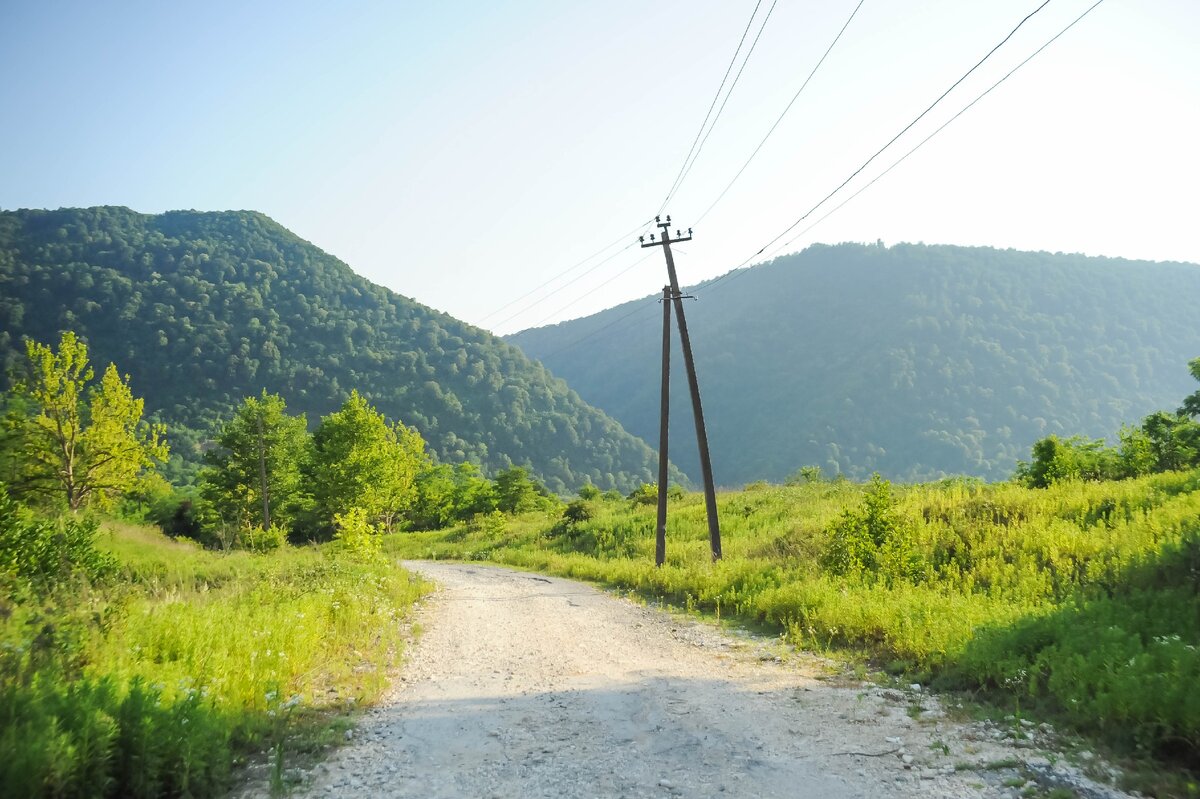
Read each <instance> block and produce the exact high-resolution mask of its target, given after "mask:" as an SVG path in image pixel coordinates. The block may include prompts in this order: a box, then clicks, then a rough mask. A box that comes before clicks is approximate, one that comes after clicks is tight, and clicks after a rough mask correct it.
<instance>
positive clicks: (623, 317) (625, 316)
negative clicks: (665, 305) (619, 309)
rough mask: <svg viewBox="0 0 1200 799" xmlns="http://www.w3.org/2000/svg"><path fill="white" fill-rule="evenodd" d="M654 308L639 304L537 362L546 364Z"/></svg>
mask: <svg viewBox="0 0 1200 799" xmlns="http://www.w3.org/2000/svg"><path fill="white" fill-rule="evenodd" d="M634 302H635V303H636V302H640V301H638V300H635V301H634ZM653 307H654V306H653V305H642V304H637V305H635V306H634V307H633V308H632V309H630V310H629V311H628V312H626V313H623V314H621V315H620V316H618V317H617V318H616V319H614V320H612V321H611V322H609V323H608V324H606V325H603V326H602V327H598V328H596V329H595V330H592V331H591V332H589V333H585V334H584V335H583V336H580V337H579V338H577V339H575V340H574V341H572V342H571V343H570V344H564V345H563V346H561V347H559V348H558V349H556V350H553V351H551V352H549V353H547V354H545V355H543V356H541V357H540V358H538V359H537V360H539V361H541V362H542V363H545V362H546V361H547V360H548V359H550V358H553V357H554V356H556V355H558V354H559V353H563V352H566V351H567V350H569V349H573V348H575V347H578V346H579V345H580V344H582V343H583V342H585V341H587V340H588V339H590V338H594V337H595V336H598V335H600V334H601V333H603V332H604V331H606V330H608V329H610V328H613V327H615V326H617V325H618V324H620V323H621V322H624V321H625V320H626V319H628V318H629V317H631V316H633V315H634V314H636V313H640V312H642V311H645V310H646V309H648V308H653Z"/></svg>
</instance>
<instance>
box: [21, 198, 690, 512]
mask: <svg viewBox="0 0 1200 799" xmlns="http://www.w3.org/2000/svg"><path fill="white" fill-rule="evenodd" d="M0 323H2V324H0V362H2V365H3V366H4V367H5V369H4V376H3V377H2V378H0V379H3V380H7V379H8V375H9V373H10V372H11V370H12V369H13V368H14V367H16V366H17V365H18V364H19V363H20V362H21V360H22V358H23V351H22V347H21V344H20V342H21V339H22V338H23V337H25V336H29V337H32V338H34V339H37V340H39V341H56V340H57V338H58V334H59V332H60V331H61V330H64V329H68V328H69V329H73V330H75V331H76V332H77V333H79V334H80V336H81V337H82V338H84V339H85V340H86V341H87V343H88V345H89V348H90V350H91V357H92V360H93V362H94V363H100V364H106V363H108V362H110V361H111V362H115V363H116V364H117V366H118V368H120V369H121V371H122V372H127V373H129V374H130V375H131V376H132V384H133V388H134V391H135V393H137V394H139V395H140V396H144V397H145V398H146V407H147V411H148V412H150V413H152V414H154V415H155V416H156V417H157V418H160V419H162V420H163V421H166V422H168V423H169V424H170V425H171V427H172V431H171V432H172V442H173V446H174V449H175V451H176V453H178V455H180V456H182V460H179V458H177V459H176V462H175V463H174V465H173V471H174V473H176V474H178V475H185V476H186V474H188V473H190V470H191V469H192V468H194V466H195V463H196V462H197V460H198V457H199V451H200V448H201V446H202V441H203V439H204V437H205V436H206V435H207V432H208V431H210V430H211V429H212V427H213V425H214V424H215V423H216V422H217V421H218V420H219V419H220V418H221V417H222V416H225V415H227V414H228V413H229V412H230V410H231V409H232V407H233V406H234V405H235V404H236V403H237V402H239V401H240V400H241V399H242V397H244V396H247V395H250V394H257V393H259V392H260V391H262V390H263V389H266V390H268V391H272V392H277V393H280V394H281V395H282V396H283V397H284V399H285V400H286V401H287V402H288V406H289V409H290V410H291V411H292V412H294V413H298V412H304V413H307V414H308V415H309V420H310V423H311V422H313V421H315V417H316V416H318V415H320V414H323V413H328V412H330V411H332V410H334V409H335V408H336V407H337V406H338V405H339V404H340V402H341V399H342V398H343V397H344V396H345V394H347V393H348V392H349V390H350V389H351V388H357V389H359V391H360V393H362V394H363V395H364V396H366V397H367V398H368V399H369V400H370V401H371V402H373V403H374V404H375V405H376V406H377V407H378V408H379V410H380V411H382V412H383V413H385V414H387V415H388V416H389V417H391V418H394V419H399V420H401V421H403V422H405V423H406V424H409V425H412V426H415V427H416V428H417V429H418V430H420V431H421V433H422V435H423V436H424V437H425V438H426V440H427V441H428V442H429V444H430V447H431V449H432V450H433V451H434V452H435V453H436V454H437V456H438V457H439V458H440V459H441V460H443V461H446V462H460V461H464V460H472V461H475V462H477V463H479V464H480V465H482V466H483V467H484V468H485V470H487V471H489V472H495V471H497V470H499V469H503V468H506V467H508V466H510V465H514V464H515V465H522V466H528V467H530V468H531V470H532V471H533V472H534V473H535V475H537V476H538V477H539V478H540V479H542V480H543V481H545V482H546V484H547V485H548V487H550V488H551V489H552V490H556V491H568V490H572V489H574V488H578V487H579V486H580V485H582V484H584V483H587V482H591V483H594V484H595V485H597V486H599V487H601V488H612V487H615V488H619V489H622V490H628V489H630V488H632V487H634V486H636V485H637V484H639V483H641V482H642V481H645V480H649V479H652V476H653V474H654V471H655V468H656V467H655V463H656V461H655V457H654V454H653V452H652V451H651V450H650V449H649V447H647V446H646V445H645V444H644V442H642V441H640V440H638V439H636V438H634V437H633V436H630V435H629V434H628V433H627V432H626V431H624V430H623V429H621V427H620V425H619V424H618V423H616V422H615V421H614V420H612V419H611V418H610V417H608V416H607V415H605V414H603V413H602V412H600V411H598V410H596V409H594V408H591V407H590V406H587V405H586V403H584V402H583V401H582V400H581V399H580V398H579V397H578V395H577V394H576V393H575V392H573V391H572V390H571V389H570V388H569V387H568V386H567V385H566V383H565V382H564V381H562V380H561V379H560V378H558V377H556V376H554V375H552V374H551V373H550V372H549V371H547V370H546V369H545V368H544V367H542V366H541V365H540V364H536V363H533V362H531V361H529V360H528V359H527V358H526V357H525V356H524V354H523V353H521V352H520V351H519V350H518V349H516V348H515V347H512V346H511V345H509V344H507V343H505V342H504V341H503V340H501V339H500V338H498V337H496V336H494V335H493V334H491V333H489V332H487V331H484V330H481V329H479V328H475V327H473V326H471V325H468V324H467V323H465V322H462V321H460V320H457V319H454V318H453V317H451V316H450V315H448V314H446V313H443V312H441V311H437V310H434V309H432V308H429V307H427V306H424V305H422V304H420V303H418V302H416V301H415V300H413V299H411V298H408V297H405V296H404V295H401V294H398V293H396V292H392V291H391V290H389V289H386V288H384V287H382V286H378V285H376V284H373V283H371V282H370V281H368V280H366V279H365V278H362V277H361V276H359V275H357V274H355V273H354V272H353V270H352V269H351V268H350V267H349V266H348V265H346V264H345V263H343V262H342V261H340V260H338V259H337V258H335V257H333V256H331V255H329V254H328V253H325V252H324V251H322V250H320V249H319V248H317V247H316V246H314V245H312V244H311V243H310V242H307V241H305V240H304V239H302V238H300V237H299V236H297V235H295V234H294V233H292V232H291V231H289V230H287V229H286V228H284V227H283V226H282V225H279V224H278V223H277V222H275V221H274V220H272V219H270V217H268V216H266V215H265V214H262V213H259V212H256V211H220V212H196V211H169V212H166V213H163V214H139V213H137V212H135V211H132V210H130V209H128V208H124V207H118V206H98V207H93V208H88V209H58V210H55V211H49V210H38V209H24V210H18V211H2V212H0ZM676 474H677V475H678V473H676Z"/></svg>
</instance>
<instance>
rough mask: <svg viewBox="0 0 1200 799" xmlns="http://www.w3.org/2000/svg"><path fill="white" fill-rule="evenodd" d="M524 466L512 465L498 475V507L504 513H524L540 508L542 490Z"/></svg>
mask: <svg viewBox="0 0 1200 799" xmlns="http://www.w3.org/2000/svg"><path fill="white" fill-rule="evenodd" d="M538 489H539V486H538V485H537V484H536V483H535V482H534V481H533V480H532V479H531V478H530V477H529V471H528V470H527V469H525V468H524V467H523V466H512V467H510V468H508V469H505V470H504V471H502V472H500V473H499V474H497V475H496V507H497V508H498V509H499V510H501V511H503V512H504V513H524V512H525V511H530V510H534V509H535V508H538V507H539V506H540V505H541V504H542V503H541V495H542V492H541V491H539V490H538Z"/></svg>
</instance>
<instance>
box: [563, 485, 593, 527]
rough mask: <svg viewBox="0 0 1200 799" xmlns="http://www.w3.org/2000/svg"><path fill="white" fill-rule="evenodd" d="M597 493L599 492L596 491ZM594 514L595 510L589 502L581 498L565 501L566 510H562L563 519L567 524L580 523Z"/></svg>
mask: <svg viewBox="0 0 1200 799" xmlns="http://www.w3.org/2000/svg"><path fill="white" fill-rule="evenodd" d="M596 493H597V494H599V493H600V492H598V491H597V492H596ZM595 515H596V511H595V510H594V509H593V508H592V506H591V504H590V503H589V502H587V501H586V500H583V499H576V500H574V501H572V502H569V503H567V508H566V510H564V511H563V515H562V517H563V521H565V522H567V523H568V524H580V523H582V522H586V521H588V520H589V519H591V518H592V517H593V516H595Z"/></svg>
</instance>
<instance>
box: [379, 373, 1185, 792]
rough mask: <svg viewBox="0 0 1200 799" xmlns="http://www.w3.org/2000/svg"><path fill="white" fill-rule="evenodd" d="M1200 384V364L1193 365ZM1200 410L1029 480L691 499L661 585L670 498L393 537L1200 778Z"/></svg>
mask: <svg viewBox="0 0 1200 799" xmlns="http://www.w3.org/2000/svg"><path fill="white" fill-rule="evenodd" d="M1190 367H1191V370H1192V374H1193V375H1194V376H1195V377H1196V378H1197V380H1200V360H1196V361H1193V362H1192V363H1191V364H1190ZM1196 416H1200V392H1197V393H1195V394H1193V395H1191V396H1190V397H1187V398H1186V399H1185V400H1184V402H1183V405H1182V407H1181V408H1180V409H1179V410H1178V411H1175V412H1165V411H1164V412H1158V413H1154V414H1151V415H1150V416H1148V417H1147V418H1146V419H1145V420H1144V421H1143V422H1142V423H1141V424H1140V425H1137V426H1130V427H1126V428H1125V429H1124V430H1123V431H1122V432H1121V436H1120V444H1119V446H1117V447H1113V448H1110V447H1107V446H1106V445H1105V443H1104V442H1103V441H1092V440H1087V439H1082V438H1071V439H1066V440H1063V439H1059V438H1057V437H1054V436H1051V437H1049V438H1046V439H1043V440H1042V441H1039V442H1037V444H1035V445H1034V447H1033V451H1032V454H1031V460H1030V461H1029V462H1027V463H1021V464H1020V466H1019V468H1018V470H1017V473H1016V474H1015V475H1014V479H1013V480H1012V481H1010V482H1007V483H998V484H987V483H984V482H982V481H979V480H974V479H968V478H958V479H950V480H943V481H941V482H937V483H929V484H920V485H912V486H894V485H892V484H891V483H889V482H888V481H886V480H883V479H881V478H880V477H879V476H878V475H876V476H875V477H873V478H872V480H871V481H870V482H869V483H867V484H865V485H863V484H853V483H850V482H847V481H844V480H840V479H835V480H827V479H824V478H823V477H822V475H821V470H820V469H819V468H818V467H816V466H809V467H805V468H802V469H800V470H799V471H798V472H796V474H795V475H793V477H792V478H791V479H790V480H789V481H788V485H783V486H771V485H767V484H766V483H757V484H752V485H749V486H746V487H745V489H743V490H741V491H736V492H725V493H722V494H721V495H720V496H719V503H718V505H719V511H720V517H721V525H722V534H723V536H722V544H723V550H724V559H723V560H721V561H720V562H717V563H713V562H711V556H710V552H709V544H708V532H707V526H706V522H705V512H704V504H703V502H702V500H701V497H700V496H699V495H694V494H693V495H689V496H683V495H682V492H677V493H676V496H675V498H674V502H673V505H672V507H671V511H670V514H669V517H668V524H667V562H666V564H665V565H664V566H663V567H662V568H655V567H654V565H653V563H654V536H653V529H654V524H655V507H654V502H655V492H654V490H653V489H652V487H650V486H645V487H644V488H643V489H642V490H638V491H634V492H633V493H632V494H630V495H629V496H628V497H627V498H619V497H614V496H613V495H612V494H611V493H610V494H600V492H599V491H597V490H595V489H594V488H588V489H585V490H584V491H582V492H580V496H579V498H578V499H577V500H575V501H573V502H571V503H570V504H569V505H568V506H567V508H566V510H565V511H564V512H563V513H562V514H560V515H558V516H555V517H551V516H548V515H545V514H543V515H541V516H538V515H533V514H531V515H528V516H526V517H524V518H521V519H519V520H516V521H514V522H512V523H510V524H507V525H505V526H504V527H503V528H502V529H490V528H485V527H480V526H477V525H476V526H473V525H460V526H457V527H454V528H452V529H450V530H448V531H441V532H436V533H423V534H411V533H410V534H403V535H397V536H391V537H389V538H388V539H387V542H386V548H387V551H389V552H391V553H394V554H398V555H404V556H406V557H426V558H463V559H472V560H492V561H496V562H500V563H506V564H511V565H514V566H520V567H522V568H528V569H538V570H543V571H547V572H551V573H555V574H560V575H563V576H567V577H576V578H581V579H586V580H593V581H597V582H601V583H604V584H608V585H612V586H616V587H620V588H622V589H628V590H633V591H636V592H638V593H640V594H641V595H643V596H645V597H648V598H652V599H659V600H663V601H666V602H670V603H672V604H675V605H677V606H680V607H684V608H687V609H689V610H700V611H703V612H709V613H712V614H715V615H717V616H726V617H728V616H736V617H739V618H741V619H744V620H750V621H753V622H755V623H760V624H764V625H767V626H768V627H770V628H773V629H775V630H777V631H778V632H779V633H780V634H781V635H783V636H784V637H785V638H786V639H787V640H788V641H789V642H791V643H792V644H794V645H795V646H797V647H806V648H812V649H817V650H824V651H829V650H831V649H837V650H841V651H849V652H852V653H855V654H857V655H859V656H865V657H867V658H870V659H872V660H874V661H875V662H876V663H877V664H879V665H881V666H883V667H885V668H886V669H887V670H889V671H891V672H893V673H897V674H906V675H909V676H915V677H917V678H919V679H921V681H922V682H925V681H928V680H934V681H936V682H937V683H938V684H940V685H942V686H944V687H954V688H961V689H968V690H972V691H976V692H981V693H983V694H985V695H987V696H988V697H990V698H992V699H994V700H996V701H998V702H1000V703H1002V704H1005V705H1007V706H1008V707H1009V708H1011V709H1012V710H1013V711H1015V712H1016V713H1020V712H1021V711H1022V709H1024V710H1025V711H1028V710H1029V709H1030V708H1037V709H1038V710H1039V711H1040V712H1042V713H1045V714H1047V715H1052V716H1054V717H1055V718H1057V719H1058V720H1060V721H1062V722H1066V723H1067V724H1069V725H1070V726H1072V727H1073V728H1074V729H1076V730H1078V731H1080V732H1082V733H1085V734H1087V735H1090V736H1093V737H1094V738H1097V739H1101V740H1104V741H1107V742H1108V743H1109V744H1111V745H1113V746H1114V747H1116V748H1117V749H1118V750H1119V751H1124V752H1128V753H1131V754H1134V755H1137V756H1141V757H1149V758H1154V759H1157V761H1158V762H1167V763H1171V764H1173V765H1174V766H1176V767H1182V768H1183V769H1187V770H1191V771H1192V772H1193V773H1195V772H1197V771H1200V692H1197V691H1196V690H1195V686H1196V685H1197V684H1198V683H1200V648H1198V647H1200V424H1198V423H1197V422H1196V421H1195V417H1196ZM1184 784H1190V785H1191V788H1188V789H1187V790H1188V791H1190V792H1192V793H1198V791H1197V788H1196V781H1195V780H1194V779H1193V780H1190V781H1187V780H1185V782H1184Z"/></svg>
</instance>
